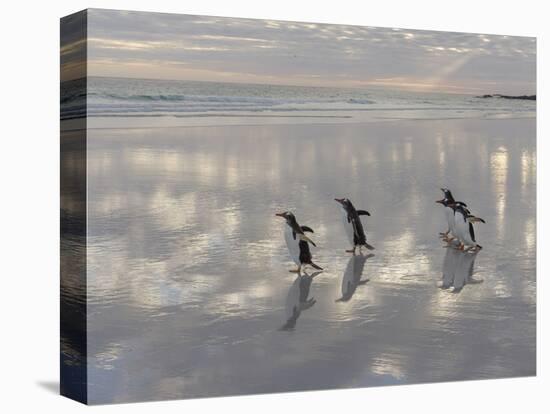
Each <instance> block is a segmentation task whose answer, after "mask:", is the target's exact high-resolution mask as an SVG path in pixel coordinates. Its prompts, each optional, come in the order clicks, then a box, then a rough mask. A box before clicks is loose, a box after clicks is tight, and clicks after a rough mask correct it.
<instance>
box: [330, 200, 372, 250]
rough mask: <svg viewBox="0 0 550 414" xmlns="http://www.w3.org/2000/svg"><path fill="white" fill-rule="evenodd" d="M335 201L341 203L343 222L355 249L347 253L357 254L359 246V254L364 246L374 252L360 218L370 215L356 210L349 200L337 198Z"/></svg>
mask: <svg viewBox="0 0 550 414" xmlns="http://www.w3.org/2000/svg"><path fill="white" fill-rule="evenodd" d="M334 200H335V201H336V202H338V203H340V206H341V207H342V221H343V222H344V228H345V229H346V234H347V236H348V240H349V242H350V244H351V245H352V247H353V249H351V250H346V252H347V253H353V254H355V249H356V248H357V246H359V252H361V247H363V246H364V247H366V248H367V249H369V250H374V247H373V246H371V245H370V244H368V243H367V236H366V235H365V230H364V229H363V224H362V223H361V218H360V217H359V216H370V213H369V212H368V211H365V210H356V209H355V207H354V206H353V204H352V202H351V201H350V200H348V199H347V198H335V199H334Z"/></svg>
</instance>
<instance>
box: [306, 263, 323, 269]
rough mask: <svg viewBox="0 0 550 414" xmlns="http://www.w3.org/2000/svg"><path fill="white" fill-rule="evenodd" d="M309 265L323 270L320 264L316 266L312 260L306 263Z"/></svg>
mask: <svg viewBox="0 0 550 414" xmlns="http://www.w3.org/2000/svg"><path fill="white" fill-rule="evenodd" d="M308 264H309V265H310V266H311V267H313V268H314V269H317V270H323V268H322V267H321V266H318V265H316V264H315V263H313V262H309V263H308Z"/></svg>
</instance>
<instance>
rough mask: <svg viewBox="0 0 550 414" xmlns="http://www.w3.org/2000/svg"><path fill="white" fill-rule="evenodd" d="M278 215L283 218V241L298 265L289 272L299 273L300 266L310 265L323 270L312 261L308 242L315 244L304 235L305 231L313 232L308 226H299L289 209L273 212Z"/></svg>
mask: <svg viewBox="0 0 550 414" xmlns="http://www.w3.org/2000/svg"><path fill="white" fill-rule="evenodd" d="M275 215H276V216H278V217H282V218H284V219H285V241H286V246H287V247H288V252H289V253H290V257H291V258H292V260H293V261H294V263H296V264H297V265H298V269H296V270H290V272H291V273H300V270H301V269H302V266H306V265H310V266H311V267H313V268H314V269H317V270H323V268H322V267H320V266H317V265H316V264H315V263H313V261H312V256H311V251H310V250H309V245H308V243H311V244H312V245H313V246H316V244H315V243H314V242H313V241H312V240H311V239H310V238H309V237H308V236H306V235H305V232H310V233H313V230H312V229H311V228H310V227H308V226H300V225H299V224H298V222H297V221H296V217H295V216H294V214H292V213H291V212H289V211H285V212H284V213H277V214H275Z"/></svg>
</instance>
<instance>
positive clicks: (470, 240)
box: [453, 203, 485, 251]
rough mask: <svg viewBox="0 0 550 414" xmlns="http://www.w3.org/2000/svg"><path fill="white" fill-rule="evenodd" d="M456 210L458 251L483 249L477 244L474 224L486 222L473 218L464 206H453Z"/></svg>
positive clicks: (457, 204) (458, 204)
mask: <svg viewBox="0 0 550 414" xmlns="http://www.w3.org/2000/svg"><path fill="white" fill-rule="evenodd" d="M453 209H454V212H455V214H454V219H455V232H456V237H457V239H458V240H459V242H460V243H459V245H458V249H459V250H466V251H470V250H474V251H478V250H481V249H482V247H481V246H480V245H479V244H477V242H476V236H475V232H474V225H473V223H476V222H478V221H479V222H481V223H485V220H483V219H482V218H479V217H476V216H473V215H472V214H471V213H470V210H468V208H467V207H465V206H464V205H463V204H460V203H455V204H453Z"/></svg>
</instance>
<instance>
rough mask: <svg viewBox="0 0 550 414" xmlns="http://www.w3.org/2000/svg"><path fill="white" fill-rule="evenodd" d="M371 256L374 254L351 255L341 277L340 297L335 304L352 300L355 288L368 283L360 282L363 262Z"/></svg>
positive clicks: (366, 280) (363, 266)
mask: <svg viewBox="0 0 550 414" xmlns="http://www.w3.org/2000/svg"><path fill="white" fill-rule="evenodd" d="M373 256H374V254H372V253H371V254H368V255H366V256H364V255H362V254H359V255H353V256H351V257H350V258H349V260H348V265H347V266H346V270H345V271H344V276H343V277H342V297H341V298H339V299H336V302H347V301H348V300H350V299H351V298H352V296H353V294H354V293H355V290H356V289H357V286H361V285H364V284H366V283H367V282H368V281H369V279H364V280H361V277H362V276H363V269H364V268H365V262H366V261H367V259H369V258H371V257H373Z"/></svg>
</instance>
